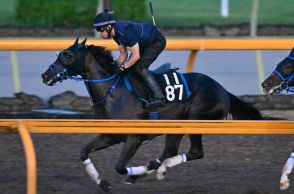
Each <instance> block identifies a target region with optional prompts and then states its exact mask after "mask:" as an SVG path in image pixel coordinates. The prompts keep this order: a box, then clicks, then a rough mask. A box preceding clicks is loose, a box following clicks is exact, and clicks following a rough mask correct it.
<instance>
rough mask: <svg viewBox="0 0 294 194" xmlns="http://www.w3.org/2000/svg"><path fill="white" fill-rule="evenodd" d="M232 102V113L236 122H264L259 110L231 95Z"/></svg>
mask: <svg viewBox="0 0 294 194" xmlns="http://www.w3.org/2000/svg"><path fill="white" fill-rule="evenodd" d="M229 96H230V100H231V109H230V113H231V114H232V117H233V119H234V120H264V118H263V117H262V116H261V114H260V112H259V110H257V109H256V108H254V107H253V106H252V105H250V104H248V103H246V102H244V101H242V100H240V99H239V98H238V97H236V96H235V95H233V94H231V93H229Z"/></svg>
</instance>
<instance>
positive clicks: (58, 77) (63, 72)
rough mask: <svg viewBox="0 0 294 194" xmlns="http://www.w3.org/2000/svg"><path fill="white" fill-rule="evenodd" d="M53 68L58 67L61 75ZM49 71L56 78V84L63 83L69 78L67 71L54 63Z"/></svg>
mask: <svg viewBox="0 0 294 194" xmlns="http://www.w3.org/2000/svg"><path fill="white" fill-rule="evenodd" d="M53 67H56V68H58V69H60V70H61V72H59V73H57V74H56V73H55V72H54V70H53ZM49 69H50V71H51V73H52V75H53V77H54V80H55V82H57V81H59V82H62V81H63V80H66V79H67V78H68V76H67V72H66V69H65V68H63V67H62V66H60V65H57V64H55V63H53V64H51V65H50V66H49Z"/></svg>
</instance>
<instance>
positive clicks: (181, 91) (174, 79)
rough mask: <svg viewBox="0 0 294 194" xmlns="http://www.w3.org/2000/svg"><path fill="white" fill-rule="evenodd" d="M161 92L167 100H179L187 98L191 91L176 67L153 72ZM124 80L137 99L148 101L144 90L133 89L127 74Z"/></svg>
mask: <svg viewBox="0 0 294 194" xmlns="http://www.w3.org/2000/svg"><path fill="white" fill-rule="evenodd" d="M153 75H154V76H155V78H156V80H157V82H158V84H159V86H160V88H161V91H162V93H163V94H164V96H165V97H166V100H167V101H168V102H179V101H183V100H185V99H187V98H188V97H189V96H190V95H191V92H190V90H189V87H188V84H187V82H186V79H185V77H184V75H183V74H182V73H179V72H177V71H176V69H166V70H165V71H161V72H159V71H155V72H153ZM124 82H125V85H126V87H127V88H128V90H129V91H131V92H134V93H135V94H136V95H137V96H138V98H139V99H141V100H143V101H145V102H149V99H148V100H147V99H146V98H148V94H146V91H147V92H148V90H144V91H145V92H136V91H134V89H133V84H132V83H131V82H130V81H129V79H128V78H127V76H125V77H124Z"/></svg>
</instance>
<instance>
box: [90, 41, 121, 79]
mask: <svg viewBox="0 0 294 194" xmlns="http://www.w3.org/2000/svg"><path fill="white" fill-rule="evenodd" d="M87 49H88V50H89V52H90V53H91V54H92V55H93V56H94V57H95V59H96V60H97V61H98V62H99V63H100V65H101V66H102V67H104V68H105V69H106V70H107V71H108V72H109V73H111V74H112V73H113V72H114V71H115V68H116V65H115V61H114V60H113V56H112V55H111V52H110V51H109V50H107V49H106V48H105V47H103V46H94V45H88V46H87Z"/></svg>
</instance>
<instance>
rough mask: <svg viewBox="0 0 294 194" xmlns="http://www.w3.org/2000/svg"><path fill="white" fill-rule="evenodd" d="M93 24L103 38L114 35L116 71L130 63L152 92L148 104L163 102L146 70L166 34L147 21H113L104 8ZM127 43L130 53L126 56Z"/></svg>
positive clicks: (163, 43)
mask: <svg viewBox="0 0 294 194" xmlns="http://www.w3.org/2000/svg"><path fill="white" fill-rule="evenodd" d="M94 28H95V29H96V31H97V32H99V34H100V36H101V37H102V38H103V39H109V38H113V40H114V41H115V42H116V43H117V45H118V49H119V51H120V55H119V57H118V59H117V60H116V63H117V65H118V68H119V69H118V71H119V73H121V72H123V71H125V70H128V69H130V68H131V67H132V69H134V71H135V72H137V73H138V74H139V75H141V77H142V78H143V79H144V81H145V82H146V83H147V85H148V87H149V88H150V90H151V91H152V93H153V95H152V96H153V99H151V100H150V104H148V105H152V106H153V105H162V104H164V103H165V102H166V100H165V97H164V95H163V93H162V92H161V89H160V87H159V85H158V83H157V81H156V80H155V77H154V76H153V74H152V73H151V72H150V71H149V70H148V68H149V66H150V65H151V64H152V63H153V62H154V61H155V60H156V58H157V57H158V55H159V54H160V53H161V52H162V51H163V50H164V48H165V45H166V40H165V37H164V36H163V35H162V34H161V32H159V30H158V29H157V27H156V26H154V25H152V24H148V23H135V22H132V21H116V20H115V19H114V17H113V16H112V15H111V14H109V13H108V11H107V10H105V11H104V12H102V13H99V14H98V15H97V16H96V17H95V20H94ZM127 47H129V48H130V51H131V55H130V57H129V58H128V51H127Z"/></svg>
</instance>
